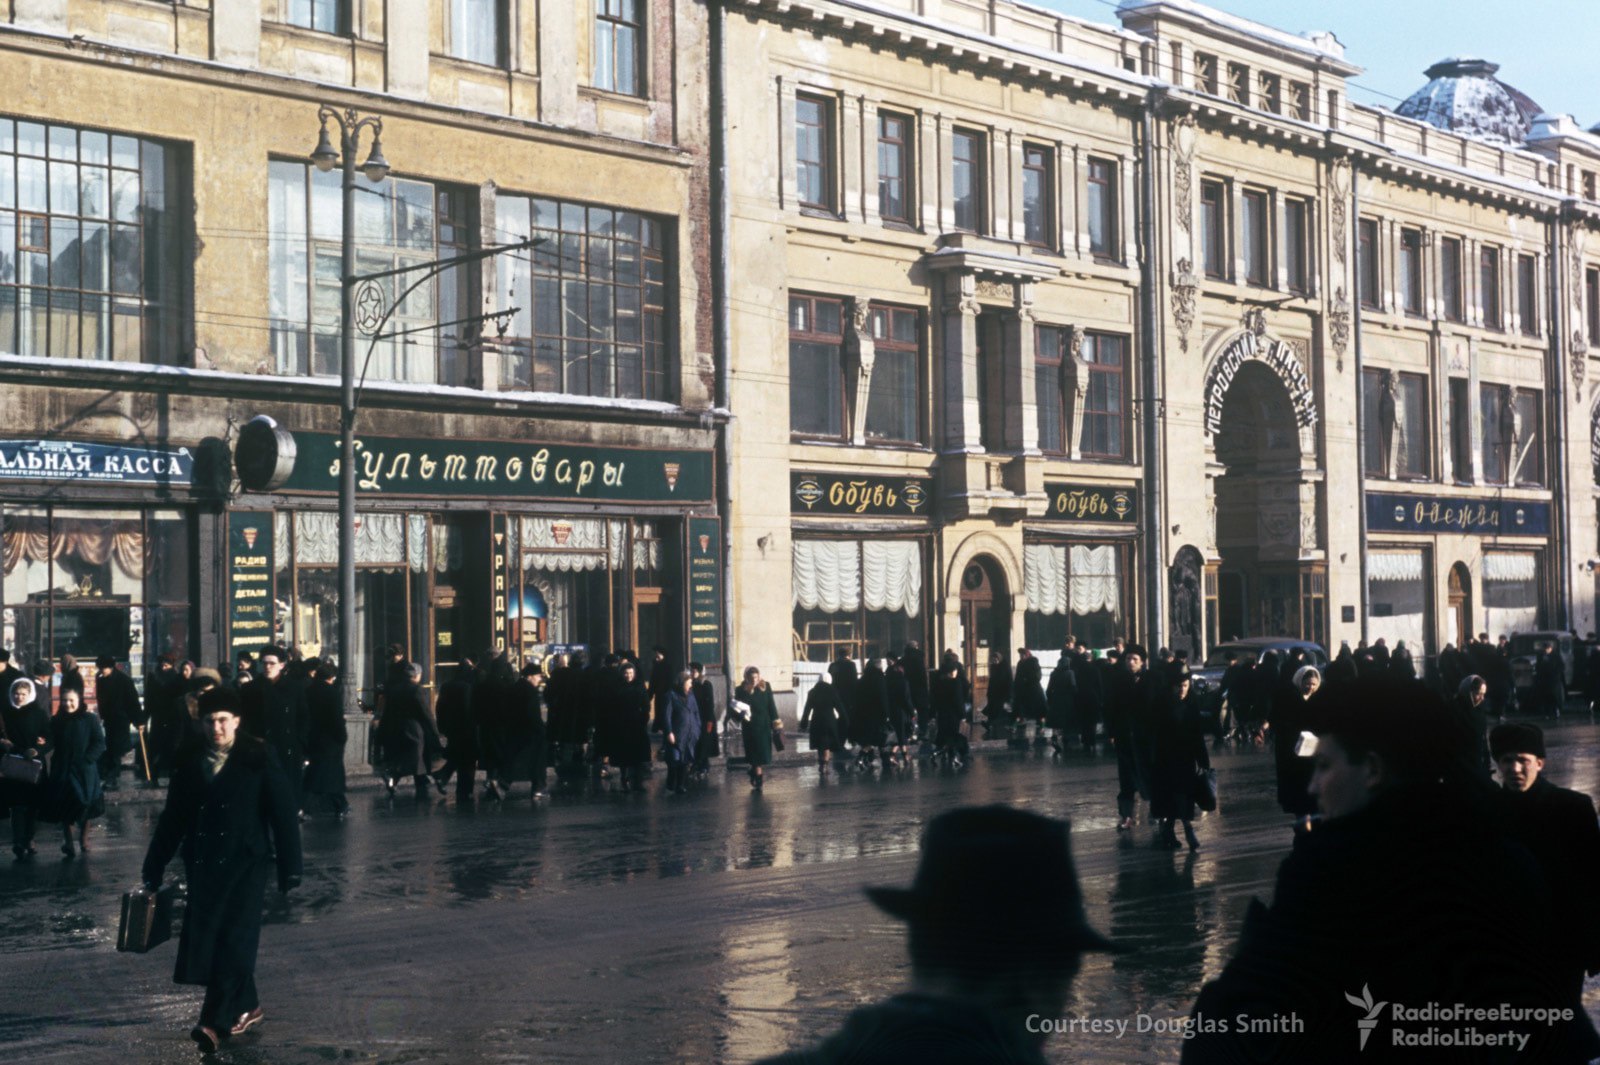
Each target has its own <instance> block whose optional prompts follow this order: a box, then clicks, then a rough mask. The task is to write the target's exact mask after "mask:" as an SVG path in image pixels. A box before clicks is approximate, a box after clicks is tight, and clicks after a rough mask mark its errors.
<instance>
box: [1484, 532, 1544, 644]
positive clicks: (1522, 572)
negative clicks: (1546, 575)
mask: <svg viewBox="0 0 1600 1065" xmlns="http://www.w3.org/2000/svg"><path fill="white" fill-rule="evenodd" d="M1483 605H1484V610H1485V612H1486V617H1485V623H1486V624H1487V625H1488V626H1489V638H1490V639H1491V640H1498V639H1499V638H1500V637H1501V636H1510V635H1512V634H1513V633H1518V632H1531V631H1533V630H1534V629H1537V628H1538V627H1539V556H1538V554H1537V553H1535V552H1532V551H1485V552H1484V553H1483Z"/></svg>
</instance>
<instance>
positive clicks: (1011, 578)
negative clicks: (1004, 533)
mask: <svg viewBox="0 0 1600 1065" xmlns="http://www.w3.org/2000/svg"><path fill="white" fill-rule="evenodd" d="M979 555H988V556H989V557H991V558H993V559H994V561H995V564H996V565H998V566H999V567H1000V571H1001V573H1002V574H1003V575H1004V576H1005V579H1006V586H1007V587H1006V590H1007V591H1008V592H1009V593H1010V594H1011V596H1012V597H1013V598H1015V597H1016V596H1018V595H1021V594H1022V563H1021V561H1020V560H1019V559H1018V558H1017V555H1016V552H1015V551H1014V550H1013V549H1012V546H1011V545H1010V544H1008V543H1006V541H1004V540H1002V539H1001V538H1000V537H998V536H996V535H995V534H994V533H992V532H975V533H973V534H972V535H970V536H968V537H967V538H966V539H965V540H962V541H961V543H960V544H959V545H957V547H956V549H955V551H954V552H952V553H951V555H950V564H949V566H948V567H946V569H945V575H944V587H945V594H946V595H954V594H956V592H957V591H958V590H959V589H960V588H961V575H962V574H963V573H965V572H966V571H967V567H968V566H969V565H971V564H972V561H973V560H974V559H976V558H977V557H978V556H979Z"/></svg>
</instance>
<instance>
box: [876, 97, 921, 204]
mask: <svg viewBox="0 0 1600 1065" xmlns="http://www.w3.org/2000/svg"><path fill="white" fill-rule="evenodd" d="M911 128H912V127H911V119H910V118H909V117H907V116H906V115H899V114H894V113H893V112H890V111H879V112H878V217H879V218H882V219H883V220H884V221H885V222H901V223H904V224H906V225H910V224H911V196H910V191H911V182H910V178H911V175H912V174H913V173H914V172H915V170H914V167H913V166H912V163H911Z"/></svg>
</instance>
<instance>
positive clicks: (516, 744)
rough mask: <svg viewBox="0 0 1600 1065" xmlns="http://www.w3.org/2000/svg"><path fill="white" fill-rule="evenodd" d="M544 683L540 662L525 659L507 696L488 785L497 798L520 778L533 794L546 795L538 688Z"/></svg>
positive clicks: (543, 726) (534, 795)
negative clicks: (530, 786)
mask: <svg viewBox="0 0 1600 1065" xmlns="http://www.w3.org/2000/svg"><path fill="white" fill-rule="evenodd" d="M543 683H544V673H543V671H542V669H541V667H540V663H538V662H528V663H526V664H524V665H523V667H522V676H521V677H520V678H518V680H517V682H516V683H515V684H513V685H512V686H511V693H510V695H508V696H507V697H506V703H505V707H506V709H505V720H504V727H503V728H502V730H501V733H500V744H501V746H500V750H499V751H498V753H497V754H496V755H495V765H496V766H497V769H496V772H495V774H494V776H493V777H492V778H491V780H490V785H489V786H490V788H491V794H492V795H494V796H495V797H496V798H499V797H501V796H502V795H503V794H508V793H509V792H510V790H511V785H513V784H515V783H516V782H517V781H519V780H526V781H528V782H529V783H530V784H531V785H532V787H533V794H532V798H535V799H542V798H544V796H545V790H544V784H545V722H544V710H543V706H544V703H543V698H542V693H541V691H540V688H541V686H542V685H543Z"/></svg>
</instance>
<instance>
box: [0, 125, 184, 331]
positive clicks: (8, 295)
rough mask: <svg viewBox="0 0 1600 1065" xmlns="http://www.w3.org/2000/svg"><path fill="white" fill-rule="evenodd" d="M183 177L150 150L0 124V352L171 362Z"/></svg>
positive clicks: (164, 149)
mask: <svg viewBox="0 0 1600 1065" xmlns="http://www.w3.org/2000/svg"><path fill="white" fill-rule="evenodd" d="M188 170H189V163H188V156H187V154H186V152H185V151H184V150H183V149H181V148H178V147H175V146H169V145H164V144H161V143H159V142H157V141H151V140H142V139H140V138H137V137H127V136H123V135H121V134H116V133H105V132H102V131H99V130H89V129H77V128H75V127H72V126H57V125H49V126H47V125H45V124H44V123H42V122H14V121H12V120H11V119H9V118H0V352H11V353H13V354H17V355H33V356H48V357H51V358H58V359H99V360H114V361H120V362H145V363H171V362H175V361H176V360H177V358H178V356H179V354H180V353H181V350H182V347H183V345H182V344H181V342H180V338H181V332H182V325H183V321H184V317H185V313H186V309H185V303H186V299H187V293H188V287H189V286H188V282H187V279H186V278H187V275H186V274H185V271H184V266H183V264H185V263H187V262H189V260H190V257H189V255H188V249H187V243H188V242H187V240H186V239H185V234H186V233H187V232H188V229H187V227H186V226H185V224H184V219H185V218H186V217H187V214H188V206H189V193H188V179H189V174H188Z"/></svg>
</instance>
